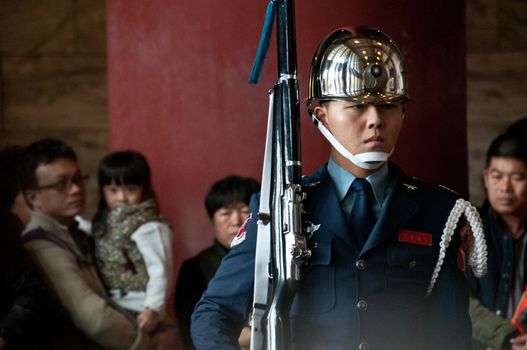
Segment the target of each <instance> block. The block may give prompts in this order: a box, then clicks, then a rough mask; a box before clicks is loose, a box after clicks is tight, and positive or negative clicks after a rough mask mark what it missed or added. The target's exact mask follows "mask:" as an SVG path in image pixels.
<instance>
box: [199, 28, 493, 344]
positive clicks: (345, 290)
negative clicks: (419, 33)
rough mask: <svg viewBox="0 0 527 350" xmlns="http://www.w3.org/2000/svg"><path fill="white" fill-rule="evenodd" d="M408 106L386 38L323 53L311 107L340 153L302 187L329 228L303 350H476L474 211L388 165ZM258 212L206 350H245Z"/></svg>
mask: <svg viewBox="0 0 527 350" xmlns="http://www.w3.org/2000/svg"><path fill="white" fill-rule="evenodd" d="M407 100H408V93H407V81H406V77H405V72H404V62H403V58H402V55H401V53H400V51H399V49H398V48H397V46H396V44H395V43H394V41H392V40H391V39H390V38H389V37H388V36H387V35H386V34H384V33H383V32H381V31H380V30H378V29H374V28H367V27H358V28H351V29H339V30H337V31H335V32H333V33H331V34H330V35H328V36H327V37H326V38H325V39H324V41H323V42H322V43H321V44H320V46H319V48H318V50H317V52H316V53H315V56H314V58H313V63H312V66H311V72H310V81H309V97H308V101H307V103H308V110H309V112H310V114H311V116H312V118H313V120H314V122H315V124H316V125H317V127H318V128H319V129H320V131H321V132H322V133H323V135H324V136H325V137H326V138H327V139H328V141H329V142H330V144H331V152H330V158H329V161H328V162H327V163H326V164H324V165H322V166H321V167H320V168H319V169H318V170H317V171H316V172H315V173H314V174H313V175H311V176H309V177H305V178H304V179H303V181H302V182H303V190H304V192H306V194H307V196H306V199H305V200H304V202H303V205H304V208H305V211H306V213H307V214H306V219H307V220H309V221H311V222H313V223H316V224H319V225H320V226H319V228H318V230H316V231H315V232H314V233H313V235H312V236H311V237H309V239H308V246H309V248H310V250H311V252H312V256H311V258H310V259H309V261H308V264H307V266H306V267H305V269H304V271H303V274H302V279H301V280H300V282H299V286H298V289H297V292H296V295H295V297H294V300H293V303H292V307H291V310H290V314H289V319H290V327H291V347H292V348H293V349H317V350H319V349H331V350H337V349H360V350H367V349H392V350H402V349H413V350H416V349H427V350H431V349H437V350H444V349H450V350H452V349H470V348H471V341H470V339H471V324H470V319H469V316H468V287H467V283H466V278H465V276H464V273H463V271H462V270H463V268H464V264H460V263H458V261H459V259H458V258H459V256H461V254H460V252H461V250H460V247H461V246H462V237H463V235H461V234H458V233H459V232H460V231H461V229H462V228H463V227H465V226H464V220H463V221H459V220H452V219H451V218H452V217H455V218H457V219H459V215H458V214H459V213H460V212H462V211H463V210H465V208H467V207H468V203H467V202H466V201H463V200H462V199H459V195H458V194H456V193H454V192H453V191H450V190H448V189H446V188H444V187H439V186H435V185H430V184H426V183H424V182H421V181H419V180H416V179H414V178H411V177H408V176H406V175H405V174H404V173H403V172H402V171H401V170H400V169H399V168H398V167H397V166H395V165H394V164H391V163H388V161H387V160H388V157H389V156H390V155H391V153H392V151H393V148H394V146H395V143H396V141H397V137H398V135H399V131H400V129H401V127H402V124H403V119H404V105H405V102H406V101H407ZM364 180H365V181H364ZM250 207H251V212H252V214H251V217H250V219H249V220H248V222H247V224H246V225H245V227H243V228H242V229H241V230H240V232H239V234H238V235H237V237H236V238H235V240H234V241H233V247H232V249H231V251H230V253H229V254H228V255H227V257H226V258H225V259H224V260H223V262H222V264H221V266H220V268H219V270H218V271H217V273H216V275H215V277H214V278H213V279H212V281H211V282H210V283H209V285H208V289H207V290H206V291H205V293H204V294H203V296H202V298H201V300H200V301H199V303H198V304H197V306H196V309H195V311H194V313H193V315H192V326H191V333H192V339H193V342H194V344H195V346H196V348H197V349H236V348H237V346H238V345H237V338H238V334H239V332H240V330H241V328H242V327H243V325H244V322H245V320H246V319H247V317H248V316H249V313H250V311H251V307H252V298H253V283H254V278H255V277H254V266H255V246H256V236H257V234H256V233H257V223H256V221H257V212H258V197H257V196H253V199H252V201H251V206H250ZM467 210H468V209H467ZM357 211H358V212H359V213H357ZM474 211H475V210H474ZM456 215H457V216H456ZM368 216H370V217H371V220H370V221H371V223H370V224H369V225H367V221H368V220H367V219H366V218H367V217H368ZM473 220H476V221H477V218H476V219H473ZM469 221H470V220H469ZM358 224H361V225H358ZM465 236H466V235H465ZM480 248H481V247H480ZM483 248H484V247H483ZM476 250H477V249H476Z"/></svg>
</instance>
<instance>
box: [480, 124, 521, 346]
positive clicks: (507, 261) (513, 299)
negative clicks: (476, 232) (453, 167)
mask: <svg viewBox="0 0 527 350" xmlns="http://www.w3.org/2000/svg"><path fill="white" fill-rule="evenodd" d="M483 182H484V186H485V190H486V193H487V199H486V200H485V203H484V204H483V206H482V207H481V208H480V209H479V211H480V214H481V218H482V222H483V227H484V231H485V239H486V241H487V247H488V272H487V275H486V276H485V277H483V278H481V279H479V280H478V279H474V280H473V281H471V282H472V283H471V284H472V295H473V297H474V300H471V307H470V314H471V317H472V327H473V335H474V339H475V340H476V341H477V342H478V343H479V344H476V346H475V348H476V349H480V348H486V347H493V348H495V349H509V348H511V346H512V348H513V349H515V350H520V349H527V336H525V335H523V336H520V335H517V332H516V330H515V328H514V327H513V326H512V324H511V319H512V318H513V315H514V313H515V311H516V309H517V307H518V303H519V301H520V298H521V296H522V293H523V292H524V290H525V286H526V283H527V273H526V271H527V270H526V269H527V257H526V254H527V250H526V247H527V235H526V234H525V232H526V230H527V142H526V141H525V135H521V134H518V129H517V128H509V129H508V130H507V132H505V133H503V134H501V135H499V136H498V137H496V138H495V139H494V140H493V141H492V143H491V144H490V146H489V149H488V151H487V156H486V165H485V169H484V171H483ZM477 303H479V304H480V305H479V307H476V306H477ZM489 314H491V315H489ZM492 314H494V315H492ZM496 316H497V317H496Z"/></svg>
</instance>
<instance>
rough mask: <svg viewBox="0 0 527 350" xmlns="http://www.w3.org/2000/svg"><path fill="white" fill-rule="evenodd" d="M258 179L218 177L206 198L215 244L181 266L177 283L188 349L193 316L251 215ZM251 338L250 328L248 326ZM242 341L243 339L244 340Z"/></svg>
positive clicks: (177, 302) (178, 311)
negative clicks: (197, 304) (250, 210)
mask: <svg viewBox="0 0 527 350" xmlns="http://www.w3.org/2000/svg"><path fill="white" fill-rule="evenodd" d="M259 189H260V185H259V184H258V182H257V181H256V180H253V179H252V178H249V177H245V176H238V175H231V176H227V177H225V178H222V179H220V180H218V181H217V182H216V183H215V184H214V185H212V187H211V188H210V190H209V192H208V193H207V196H206V197H205V208H206V209H207V214H208V216H209V219H210V221H211V223H212V226H213V231H214V243H213V244H212V246H210V247H208V248H206V249H204V250H202V251H201V252H200V253H199V254H198V255H196V256H194V257H192V258H190V259H188V260H186V261H184V262H183V265H181V269H180V270H179V277H178V281H177V285H176V297H175V308H176V310H175V311H176V315H177V317H178V320H179V325H180V328H181V334H182V337H183V340H184V344H185V349H193V348H194V347H193V345H192V340H191V339H190V316H191V315H192V311H193V310H194V306H195V305H196V303H197V302H198V300H199V298H201V294H203V291H205V289H207V285H208V283H209V281H210V280H211V279H212V277H213V276H214V273H215V272H216V270H217V269H218V266H220V263H221V260H222V259H223V257H224V256H225V255H227V253H228V251H229V250H230V248H231V242H232V240H233V238H234V236H235V235H236V233H237V232H238V229H239V228H240V226H241V225H242V223H243V222H244V221H245V220H246V219H247V217H248V216H249V200H250V198H251V195H252V194H253V193H255V192H258V191H259ZM246 333H247V335H246V336H245V338H248V335H249V334H248V333H249V332H248V329H246ZM242 342H243V341H242Z"/></svg>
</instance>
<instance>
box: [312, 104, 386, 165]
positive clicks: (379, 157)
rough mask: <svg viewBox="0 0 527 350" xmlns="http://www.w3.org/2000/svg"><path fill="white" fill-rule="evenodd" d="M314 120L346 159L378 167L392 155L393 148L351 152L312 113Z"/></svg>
mask: <svg viewBox="0 0 527 350" xmlns="http://www.w3.org/2000/svg"><path fill="white" fill-rule="evenodd" d="M311 118H312V119H313V122H314V123H315V125H316V126H317V128H318V130H320V132H321V133H322V135H324V137H325V138H326V139H327V140H328V141H329V143H331V145H332V146H333V147H334V148H335V149H336V150H337V151H338V152H339V153H340V154H341V155H342V156H343V157H344V158H346V159H348V160H349V161H350V162H352V163H353V164H355V165H356V166H358V167H360V168H362V169H368V170H371V169H377V168H379V167H380V166H381V165H383V164H384V163H385V162H386V161H387V160H388V157H390V156H391V154H392V152H393V149H392V151H391V152H390V153H386V152H364V153H360V154H357V155H353V154H351V152H350V151H348V150H347V149H346V148H345V147H344V146H342V144H341V143H340V142H339V141H338V140H337V139H336V138H335V136H333V134H332V133H331V132H330V131H329V130H328V129H327V128H326V127H325V126H324V124H322V122H321V121H320V120H319V119H318V118H317V117H316V115H314V114H311Z"/></svg>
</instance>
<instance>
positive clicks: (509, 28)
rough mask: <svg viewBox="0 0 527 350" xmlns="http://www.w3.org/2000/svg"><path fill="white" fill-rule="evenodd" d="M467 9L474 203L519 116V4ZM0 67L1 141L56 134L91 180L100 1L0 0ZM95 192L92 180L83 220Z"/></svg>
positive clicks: (96, 138)
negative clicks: (491, 148) (496, 146)
mask: <svg viewBox="0 0 527 350" xmlns="http://www.w3.org/2000/svg"><path fill="white" fill-rule="evenodd" d="M466 9H467V11H466V15H467V83H468V85H467V87H468V94H467V95H468V103H467V109H468V110H467V111H468V143H469V144H468V147H469V171H470V179H469V181H470V197H471V200H473V201H474V202H475V203H476V204H479V203H480V202H481V200H482V198H483V196H484V194H483V190H482V188H481V185H480V180H479V174H480V171H481V169H482V167H483V159H484V153H485V150H486V147H487V146H488V144H489V142H490V141H491V140H492V138H494V137H495V136H496V135H497V134H498V133H499V132H501V131H502V130H503V129H504V128H505V127H506V125H507V124H509V123H510V122H511V121H513V120H515V119H517V118H519V117H520V116H527V63H526V62H527V2H525V1H524V0H506V1H505V0H502V1H498V0H467V2H466ZM438 30H440V28H438ZM0 65H1V66H0V69H1V70H0V88H1V91H0V145H6V144H27V143H28V142H31V141H33V140H35V139H38V138H41V137H45V136H53V137H58V138H61V139H64V140H65V141H66V142H68V143H70V144H71V145H72V146H73V147H74V148H75V149H76V151H77V153H78V155H79V158H80V163H81V166H82V168H83V169H84V170H85V171H86V172H88V173H89V174H91V175H92V176H95V171H96V166H97V162H98V161H99V159H100V158H101V157H102V156H103V154H104V153H105V151H106V147H107V93H106V92H107V90H106V47H105V2H104V1H103V0H46V1H31V0H4V1H0ZM445 74H448V72H445ZM437 93H441V92H440V91H438V92H437ZM445 113H448V106H445ZM441 142H448V140H441ZM95 189H96V181H95V179H94V178H93V179H92V181H91V182H90V185H89V191H90V196H89V203H88V207H89V210H88V212H87V217H89V216H90V215H91V214H92V213H93V210H94V207H95V203H96V192H95Z"/></svg>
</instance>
